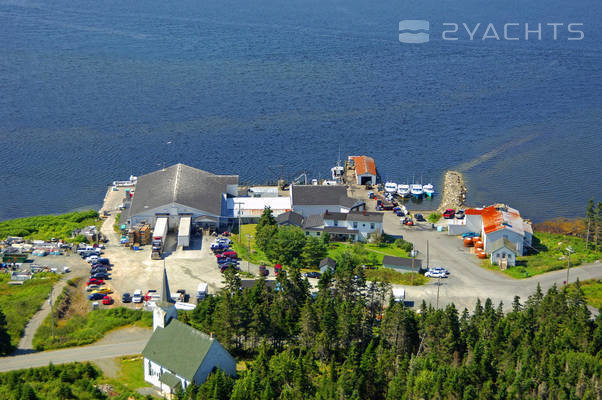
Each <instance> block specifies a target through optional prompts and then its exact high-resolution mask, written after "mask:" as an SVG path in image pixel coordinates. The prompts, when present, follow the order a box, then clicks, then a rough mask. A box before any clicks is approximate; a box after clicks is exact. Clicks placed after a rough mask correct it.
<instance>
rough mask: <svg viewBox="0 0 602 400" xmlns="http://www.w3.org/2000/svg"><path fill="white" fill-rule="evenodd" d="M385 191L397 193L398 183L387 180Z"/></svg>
mask: <svg viewBox="0 0 602 400" xmlns="http://www.w3.org/2000/svg"><path fill="white" fill-rule="evenodd" d="M385 192H387V193H397V183H395V182H386V183H385Z"/></svg>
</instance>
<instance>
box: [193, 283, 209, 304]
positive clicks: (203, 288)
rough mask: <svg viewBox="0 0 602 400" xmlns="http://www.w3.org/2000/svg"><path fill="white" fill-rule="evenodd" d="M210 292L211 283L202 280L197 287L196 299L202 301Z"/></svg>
mask: <svg viewBox="0 0 602 400" xmlns="http://www.w3.org/2000/svg"><path fill="white" fill-rule="evenodd" d="M208 294H209V284H208V283H207V282H201V283H199V285H198V286H197V288H196V299H197V301H202V300H203V299H204V298H205V297H207V295H208Z"/></svg>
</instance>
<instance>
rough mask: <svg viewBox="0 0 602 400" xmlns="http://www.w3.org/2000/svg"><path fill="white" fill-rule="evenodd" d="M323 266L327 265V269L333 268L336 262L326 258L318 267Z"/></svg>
mask: <svg viewBox="0 0 602 400" xmlns="http://www.w3.org/2000/svg"><path fill="white" fill-rule="evenodd" d="M325 265H328V266H329V267H332V268H334V267H335V266H336V265H337V262H336V261H335V260H333V259H332V258H330V257H326V258H323V259H322V260H321V261H320V265H319V267H320V268H322V267H323V266H325Z"/></svg>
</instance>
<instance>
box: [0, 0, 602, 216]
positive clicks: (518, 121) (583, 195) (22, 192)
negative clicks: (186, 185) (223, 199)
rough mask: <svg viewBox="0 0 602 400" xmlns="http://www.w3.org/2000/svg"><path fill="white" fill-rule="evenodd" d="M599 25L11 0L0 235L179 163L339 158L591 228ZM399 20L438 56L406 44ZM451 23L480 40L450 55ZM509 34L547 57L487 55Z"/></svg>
mask: <svg viewBox="0 0 602 400" xmlns="http://www.w3.org/2000/svg"><path fill="white" fill-rule="evenodd" d="M373 3H376V4H373ZM601 16H602V3H601V2H599V1H598V0H582V1H572V2H567V1H559V0H545V1H544V0H535V1H531V2H524V1H508V2H501V1H498V2H496V3H495V4H491V3H490V2H484V1H475V0H469V1H464V2H446V1H435V0H424V1H404V2H400V1H391V0H384V1H379V2H366V1H361V2H360V1H356V0H345V1H326V2H324V1H317V0H307V1H298V0H293V1H288V2H281V1H275V0H268V1H260V2H235V1H228V0H226V1H219V2H206V1H190V0H183V1H178V2H165V1H163V2H159V1H155V0H148V1H136V2H134V1H127V0H126V1H98V0H96V1H86V0H84V1H78V2H68V1H64V0H57V1H52V2H51V1H21V0H15V1H11V0H9V1H7V0H0V138H1V139H2V145H1V146H0V171H1V172H0V177H1V178H2V183H3V188H2V190H0V219H5V218H11V217H17V216H26V215H33V214H42V213H52V212H64V211H68V210H73V209H78V208H85V207H98V206H99V204H100V203H101V201H102V198H103V195H104V192H105V190H106V185H107V184H108V183H109V182H110V181H112V180H114V179H125V178H127V177H128V176H129V175H130V174H132V173H133V174H138V175H139V174H144V173H147V172H149V171H152V170H154V169H156V168H158V165H159V164H161V163H163V162H166V163H168V164H171V163H174V162H184V163H187V164H190V165H193V166H195V167H198V168H202V169H207V170H210V171H213V172H216V173H238V174H240V175H241V181H251V182H256V183H264V182H266V181H267V180H274V179H277V178H278V175H279V174H280V167H279V165H280V164H284V165H285V174H286V175H287V176H288V177H290V176H293V175H295V174H298V173H299V172H301V171H302V170H307V171H309V172H310V174H311V175H313V176H315V177H318V176H322V177H325V176H326V175H327V174H328V173H329V168H330V167H331V166H332V165H333V164H334V162H335V161H336V158H337V153H338V148H339V144H340V146H341V151H342V153H343V154H344V155H346V154H368V155H372V156H373V157H374V158H375V160H376V163H377V167H378V169H379V171H380V173H381V175H382V176H383V178H385V179H392V180H396V181H399V182H401V181H406V180H408V179H411V178H412V176H416V178H417V179H418V178H419V177H420V176H422V178H423V180H424V181H433V183H434V184H436V185H440V183H441V179H442V173H443V171H445V170H446V169H449V168H458V169H460V170H462V171H463V172H464V173H465V174H466V177H467V181H468V183H469V202H470V203H472V204H485V203H491V202H497V201H501V202H506V203H509V204H510V205H512V206H514V207H516V208H518V209H520V210H521V212H522V213H523V214H524V215H526V216H528V217H531V218H533V219H534V220H541V219H545V218H549V217H554V216H560V215H563V216H575V215H579V214H582V212H583V209H584V207H585V204H586V202H587V200H588V199H589V198H591V197H596V198H597V199H598V200H601V199H602V185H601V180H602V179H601V174H600V168H601V166H602V165H601V162H600V159H601V158H602V136H601V135H602V44H601V43H602V42H600V39H601V38H602V34H601V33H602V28H601V26H600V24H601V21H602V18H601ZM403 19H427V20H429V21H430V23H431V41H430V42H429V43H424V44H413V45H410V44H402V43H400V42H399V41H398V34H399V32H398V24H399V21H400V20H403ZM444 22H455V23H458V24H459V25H460V29H461V30H462V29H463V28H462V26H461V24H462V23H463V22H465V23H467V24H468V25H469V26H471V27H474V26H475V25H476V24H477V23H481V28H480V30H479V31H478V33H477V34H476V36H475V40H474V41H469V40H468V37H467V35H466V33H465V31H464V33H463V36H460V38H461V40H458V41H444V40H442V38H441V31H442V29H443V28H444V27H443V25H442V24H443V23H444ZM506 22H517V23H520V24H521V26H519V27H517V28H513V29H517V30H518V32H519V34H520V35H523V34H524V23H525V22H527V23H529V24H532V25H531V26H534V25H536V24H537V23H542V24H544V28H543V31H542V36H543V38H542V39H543V40H541V41H537V40H529V41H525V40H519V41H504V40H500V41H496V40H481V39H480V38H481V37H482V35H483V33H484V29H485V26H486V25H487V24H488V23H493V24H494V27H495V28H497V31H498V32H499V34H500V35H503V26H504V23H506ZM548 22H563V23H565V26H564V27H562V28H559V34H558V40H556V41H554V40H552V33H551V28H549V27H548V28H546V27H545V23H548ZM571 22H580V23H583V24H584V26H583V27H582V30H583V31H584V32H585V37H584V39H583V40H581V41H568V40H567V37H568V33H567V30H566V24H567V23H571ZM461 33H462V31H460V32H459V34H461ZM535 36H536V35H533V36H532V38H535ZM168 141H171V142H172V144H169V145H168V144H167V142H168ZM430 206H431V205H430V204H427V205H426V207H430Z"/></svg>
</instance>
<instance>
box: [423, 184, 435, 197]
mask: <svg viewBox="0 0 602 400" xmlns="http://www.w3.org/2000/svg"><path fill="white" fill-rule="evenodd" d="M422 191H423V192H424V195H425V196H426V197H429V198H430V197H433V195H434V194H435V188H434V187H433V185H432V184H430V183H427V184H426V185H424V186H422Z"/></svg>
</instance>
